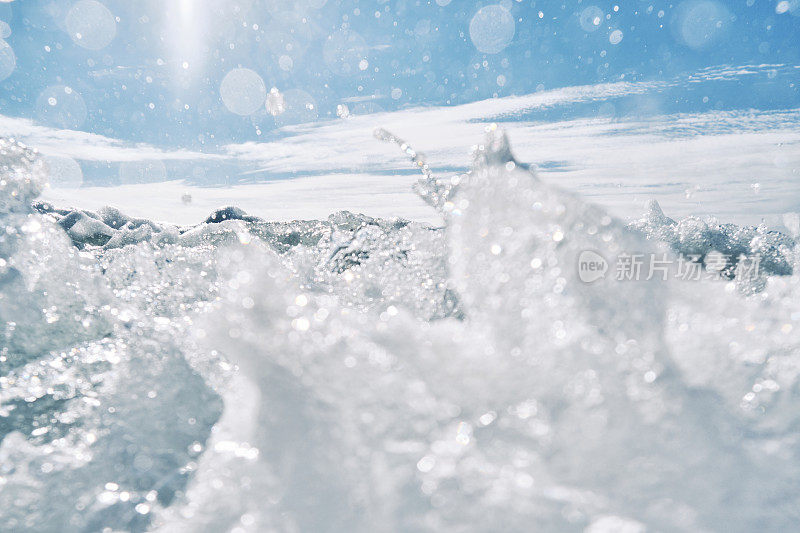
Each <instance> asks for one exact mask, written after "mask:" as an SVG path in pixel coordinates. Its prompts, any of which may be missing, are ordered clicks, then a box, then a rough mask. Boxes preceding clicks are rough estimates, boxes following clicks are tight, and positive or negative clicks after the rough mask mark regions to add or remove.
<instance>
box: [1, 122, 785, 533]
mask: <svg viewBox="0 0 800 533" xmlns="http://www.w3.org/2000/svg"><path fill="white" fill-rule="evenodd" d="M387 135H388V134H387ZM385 138H386V139H387V140H392V139H393V138H392V137H391V136H385ZM407 149H408V150H411V149H410V148H407ZM3 150H4V151H5V154H4V158H5V159H4V160H3V167H2V172H3V174H2V183H3V188H2V189H0V207H2V212H0V217H2V222H3V224H2V226H3V228H4V229H3V231H4V232H5V233H3V234H2V240H0V252H2V255H0V257H2V259H3V261H4V263H2V267H3V269H4V270H3V272H2V277H0V303H2V306H1V307H0V316H2V318H3V321H4V322H3V323H4V327H5V330H4V335H5V336H4V337H3V345H2V350H3V351H2V359H1V360H0V439H2V443H0V519H2V521H3V523H5V524H10V527H12V528H14V529H15V530H19V531H61V530H64V529H65V528H66V529H68V530H75V531H90V530H91V531H93V530H99V529H102V528H104V527H108V528H112V529H117V530H119V529H123V530H131V531H144V530H160V531H209V532H212V531H232V530H237V531H265V530H270V529H274V530H281V531H284V530H285V531H342V530H348V531H398V530H414V531H417V530H425V531H427V530H431V531H434V530H442V529H449V530H465V531H466V530H469V531H475V530H479V531H490V530H492V531H496V530H509V531H528V530H530V529H532V528H535V529H537V530H543V531H565V530H585V531H594V532H598V531H617V530H621V529H625V530H631V531H643V530H646V529H655V530H663V529H668V530H670V529H671V530H686V531H689V530H692V531H694V530H717V529H725V530H730V531H748V530H753V529H756V528H759V529H764V530H781V529H786V528H788V527H789V526H790V525H791V524H794V523H796V521H797V520H798V518H800V517H799V516H798V511H797V509H800V506H799V505H798V504H799V503H800V502H798V497H797V494H800V491H798V488H800V487H798V483H800V482H798V481H797V480H798V479H800V476H798V474H800V460H798V459H800V457H799V453H800V446H798V442H800V441H798V438H797V437H798V434H797V429H796V428H797V427H798V421H799V420H798V416H800V415H798V414H797V413H798V412H799V411H798V410H797V409H796V402H797V396H798V390H800V386H799V385H800V379H799V378H800V364H798V363H800V359H798V357H800V326H798V325H797V324H796V322H797V320H798V317H800V305H798V303H797V302H800V298H798V296H800V277H798V275H797V274H796V272H798V270H797V269H796V268H795V266H796V265H797V264H798V250H797V246H796V244H795V242H794V239H793V238H792V237H789V236H785V235H781V234H771V233H769V232H767V231H766V230H765V229H763V228H762V229H758V228H755V229H748V228H744V229H742V228H739V229H736V228H733V227H722V226H720V227H722V229H720V227H717V226H713V224H712V225H711V226H709V225H708V224H706V227H705V228H704V227H702V226H701V225H699V224H696V223H694V222H693V221H692V222H685V221H680V222H674V221H670V220H668V219H666V217H664V216H663V213H661V214H660V215H659V212H660V210H658V209H657V208H656V207H655V206H653V208H651V211H650V213H649V214H648V215H646V216H645V218H644V219H642V220H641V221H638V222H635V223H634V224H633V226H634V227H633V228H631V227H627V226H626V225H625V224H623V223H621V222H619V221H617V220H615V219H613V218H612V217H610V216H609V215H608V214H607V213H606V212H605V211H603V210H602V209H601V208H599V207H596V206H593V205H590V204H587V203H586V202H584V201H583V200H582V199H581V198H580V197H579V196H576V195H574V194H570V193H567V192H565V191H562V190H560V189H558V188H556V187H553V186H551V185H548V184H546V183H543V182H541V181H539V180H538V179H537V178H536V176H535V174H534V173H533V172H532V171H531V170H530V169H528V168H526V166H525V165H523V164H521V163H519V162H517V161H516V160H515V159H514V157H513V155H512V153H511V150H510V147H509V144H508V141H507V139H506V138H505V136H504V135H503V134H502V133H501V132H499V131H495V130H491V131H489V133H488V136H487V139H486V141H485V142H484V143H483V144H481V145H479V146H478V147H477V148H476V150H475V155H474V159H473V166H472V170H471V171H470V172H468V173H467V174H464V175H461V176H455V177H452V178H447V179H443V178H436V177H434V176H432V175H430V173H429V172H428V173H426V178H425V179H423V180H422V181H421V182H420V184H419V186H418V192H419V193H420V194H421V195H422V196H423V197H424V198H426V199H427V200H428V201H429V202H430V203H431V204H432V205H434V206H435V207H436V208H437V209H439V210H440V211H441V213H442V215H443V217H444V219H445V221H446V225H445V227H444V228H439V229H437V228H429V227H426V226H424V225H420V224H415V223H410V222H407V221H403V220H375V219H371V218H369V217H364V216H361V215H352V214H349V213H339V214H336V215H332V216H331V217H329V219H328V220H325V221H312V222H292V223H270V222H265V221H262V220H259V219H256V218H254V217H247V215H246V214H244V213H241V212H240V211H238V210H236V209H226V210H223V211H220V212H218V213H216V214H214V215H212V216H211V217H209V220H208V221H207V222H206V223H204V224H201V225H198V226H195V227H190V228H181V227H173V226H168V225H163V224H156V223H153V222H150V221H142V220H135V219H130V218H128V217H126V216H125V215H123V214H122V213H119V212H118V211H115V210H112V209H105V210H103V211H101V212H100V213H90V212H78V211H59V210H56V209H55V208H53V207H52V206H47V205H44V204H37V205H36V206H35V207H36V209H33V208H31V207H30V203H31V201H33V199H34V198H35V196H36V194H37V190H38V188H40V187H41V183H42V179H43V178H42V176H43V171H42V170H41V169H40V168H39V167H38V163H36V158H35V156H34V155H33V154H32V153H30V152H29V151H26V150H25V149H24V148H22V147H19V146H18V145H16V144H13V143H9V142H6V143H5V144H4V145H3ZM411 152H413V153H409V156H410V157H412V158H416V159H415V162H417V164H418V166H419V167H420V168H421V169H422V170H423V171H424V170H425V169H426V167H425V164H424V159H423V158H422V157H421V156H419V155H418V154H417V153H416V152H414V151H413V150H411ZM25 228H28V229H25ZM728 230H730V231H728ZM715 232H716V233H715ZM719 235H724V236H726V238H727V240H720V239H721V237H720V236H719ZM648 237H649V238H650V240H648ZM70 239H71V240H72V242H70ZM720 243H722V244H725V245H727V246H728V248H727V249H725V250H722V249H721V248H720V246H721V244H720ZM670 246H671V247H672V248H671V249H672V250H673V251H672V252H670V251H669V247H670ZM737 246H738V248H736V247H737ZM586 250H592V251H594V252H596V253H598V254H599V255H602V256H604V257H613V256H615V255H618V254H621V253H626V252H634V251H635V252H641V253H651V252H652V253H656V252H658V253H674V252H677V253H682V254H695V252H697V254H699V255H700V259H699V260H700V261H701V262H704V258H705V257H706V256H707V255H708V253H709V252H710V251H711V250H717V251H731V254H734V252H737V251H738V252H742V253H750V252H753V251H759V252H764V255H766V256H768V257H769V259H768V261H767V263H769V264H768V265H767V266H765V269H764V270H763V271H762V274H761V277H760V278H759V282H758V285H757V287H755V288H754V289H753V290H750V291H743V290H737V287H738V286H740V285H741V280H737V279H736V276H735V273H734V274H732V276H729V278H730V279H727V278H725V277H723V278H722V279H721V280H717V281H697V282H688V281H680V280H676V279H674V278H672V277H670V278H669V279H668V280H666V281H664V280H661V279H658V278H657V277H654V278H653V279H650V280H645V279H641V280H639V281H620V280H618V279H615V277H614V276H611V275H608V276H605V277H603V278H602V279H598V280H597V281H595V282H593V283H585V282H584V281H582V280H581V279H580V276H579V271H578V267H577V265H578V262H579V257H580V255H581V253H582V252H584V251H586ZM737 284H738V285H737ZM9 306H15V307H9ZM25 306H27V307H25ZM23 307H25V309H23ZM12 324H13V325H12ZM65 524H66V526H65Z"/></svg>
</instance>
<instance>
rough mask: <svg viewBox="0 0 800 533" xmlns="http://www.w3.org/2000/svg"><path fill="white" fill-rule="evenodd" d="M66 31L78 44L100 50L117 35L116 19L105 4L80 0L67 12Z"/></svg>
mask: <svg viewBox="0 0 800 533" xmlns="http://www.w3.org/2000/svg"><path fill="white" fill-rule="evenodd" d="M65 23H66V27H67V32H68V33H69V36H70V38H71V39H72V41H73V42H74V43H75V44H77V45H78V46H82V47H84V48H88V49H89V50H101V49H103V48H105V47H106V46H108V45H109V43H111V41H113V40H114V37H115V36H116V35H117V21H116V20H115V19H114V15H113V14H112V13H111V11H109V10H108V8H107V7H106V6H104V5H103V4H101V3H100V2H97V1H95V0H81V1H80V2H78V3H76V4H75V5H74V6H72V8H71V9H70V10H69V13H67V18H66V21H65Z"/></svg>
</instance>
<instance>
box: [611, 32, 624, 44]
mask: <svg viewBox="0 0 800 533" xmlns="http://www.w3.org/2000/svg"><path fill="white" fill-rule="evenodd" d="M622 37H623V34H622V31H621V30H614V31H612V32H611V33H610V34H609V35H608V42H610V43H611V44H619V43H621V42H622Z"/></svg>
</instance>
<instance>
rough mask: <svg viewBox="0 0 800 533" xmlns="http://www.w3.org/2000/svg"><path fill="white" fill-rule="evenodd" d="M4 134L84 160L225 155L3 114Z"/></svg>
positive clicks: (1, 130) (215, 157)
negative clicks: (169, 147)
mask: <svg viewBox="0 0 800 533" xmlns="http://www.w3.org/2000/svg"><path fill="white" fill-rule="evenodd" d="M0 136H3V137H14V138H16V139H19V140H20V141H22V142H24V143H26V144H28V145H29V146H32V147H33V148H36V149H37V150H39V151H40V152H42V153H43V154H45V155H53V156H62V157H71V158H73V159H77V160H80V161H102V162H123V161H142V160H151V159H160V160H163V161H174V160H219V159H224V158H225V156H224V155H218V154H207V153H201V152H193V151H190V150H162V149H160V148H157V147H155V146H152V145H149V144H144V143H129V142H126V141H121V140H119V139H113V138H111V137H106V136H103V135H98V134H95V133H87V132H84V131H76V130H62V129H57V128H51V127H48V126H41V125H38V124H36V123H35V122H33V121H32V120H29V119H24V118H12V117H7V116H4V115H0Z"/></svg>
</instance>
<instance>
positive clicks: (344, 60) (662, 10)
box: [0, 0, 800, 152]
mask: <svg viewBox="0 0 800 533" xmlns="http://www.w3.org/2000/svg"><path fill="white" fill-rule="evenodd" d="M442 4H443V5H442ZM481 13H483V15H481ZM0 20H3V21H5V23H7V26H5V25H2V24H0V26H1V27H2V31H0V35H6V38H5V42H6V43H7V44H8V46H7V47H0V48H2V49H1V50H0V76H2V75H3V69H2V68H1V67H2V65H3V63H5V66H6V69H8V63H9V47H10V50H13V57H14V58H15V68H14V69H13V71H12V72H11V73H10V75H8V77H6V78H5V79H4V80H3V81H0V113H1V114H3V115H5V116H11V117H25V118H30V119H33V120H34V121H36V122H37V123H39V124H42V125H47V126H52V127H56V128H67V129H79V130H82V131H87V132H92V133H97V134H101V135H105V136H108V137H113V138H116V139H121V140H125V141H132V142H147V143H150V144H154V145H157V146H162V147H170V148H176V147H185V148H188V149H193V150H202V151H212V152H213V151H215V150H216V149H218V148H219V147H220V146H223V145H226V144H228V143H232V142H246V141H259V140H265V139H269V138H271V136H273V137H274V136H275V133H274V132H275V130H276V128H277V127H279V126H281V125H286V124H292V123H297V122H305V121H310V120H313V119H315V118H316V117H320V118H331V119H336V118H337V117H336V113H337V109H338V110H339V111H340V113H341V112H342V111H343V110H344V109H345V108H343V107H338V106H346V109H347V111H349V112H351V113H366V112H372V111H378V110H387V111H390V110H395V109H399V108H403V107H408V106H418V105H455V104H462V103H465V102H471V101H476V100H481V99H486V98H491V97H493V96H495V95H496V96H506V95H513V94H527V93H531V92H534V91H537V90H542V89H552V88H555V87H563V86H570V85H578V84H594V83H598V82H608V81H619V80H628V81H642V80H652V79H665V78H670V77H673V76H675V75H678V74H680V73H684V72H691V71H694V70H696V69H698V68H702V67H706V66H711V65H720V64H732V65H741V64H749V63H752V64H763V63H785V64H800V49H799V48H798V42H800V1H798V0H790V1H788V2H787V1H783V2H777V1H764V0H757V1H753V0H741V1H739V0H736V1H728V2H722V1H716V0H687V1H685V2H666V1H633V0H630V1H626V2H621V1H620V2H599V1H582V2H578V1H563V2H551V1H547V2H544V1H538V2H536V1H533V2H531V1H509V0H505V1H501V2H499V3H493V2H475V1H463V0H452V1H450V2H448V1H447V0H437V1H433V0H431V1H413V0H405V1H404V0H398V1H388V0H377V1H376V0H371V1H365V0H362V1H358V0H343V1H334V0H327V1H325V0H300V1H297V2H285V1H282V0H225V1H222V0H216V1H201V0H196V1H193V0H169V1H167V0H139V1H136V2H131V1H129V0H124V1H123V0H105V1H103V2H97V1H95V0H79V1H76V2H70V1H66V0H58V1H54V0H24V1H19V0H17V1H12V2H10V3H7V2H3V3H0ZM9 33H10V34H9ZM481 49H483V50H484V51H481ZM487 50H488V51H489V52H493V53H485V52H486V51H487ZM2 58H5V59H2ZM239 68H241V69H249V71H252V72H253V73H255V74H257V77H256V78H253V77H252V76H251V77H250V78H248V77H247V76H248V75H249V74H250V72H249V71H241V70H237V71H236V72H234V75H233V76H232V78H231V79H230V80H229V81H230V82H231V84H230V85H229V93H231V94H230V98H229V100H230V101H229V102H228V104H230V105H226V102H225V101H224V99H223V98H221V96H220V87H221V85H222V82H223V80H224V78H225V76H226V75H227V74H229V73H230V72H231V71H232V70H234V69H239ZM258 78H260V79H261V80H263V91H269V90H270V89H272V88H273V87H274V88H276V89H277V90H278V91H279V93H278V94H280V95H281V96H280V98H282V100H279V101H276V100H275V98H273V99H272V101H273V108H272V109H273V110H275V109H277V110H281V109H283V110H284V112H283V113H281V114H279V115H278V116H277V117H274V116H273V114H271V113H270V112H269V110H268V108H267V106H266V105H258V106H256V107H257V109H256V110H255V111H254V112H252V114H246V115H245V116H243V115H242V114H237V113H236V112H232V111H231V105H232V106H233V108H234V109H235V110H236V111H238V112H239V113H249V111H250V109H249V108H248V107H247V104H248V102H250V103H252V101H254V102H255V104H258V102H257V100H258V99H259V98H262V97H263V96H264V94H265V93H263V92H262V90H261V89H260V88H259V87H258V84H259V81H258ZM237 83H238V85H242V86H243V87H244V88H243V89H242V90H243V91H245V92H244V93H241V92H240V93H237V92H236V86H237ZM735 89H736V87H735V86H734V87H731V88H730V92H729V94H718V95H715V101H716V102H717V103H718V104H720V103H721V104H722V107H737V106H742V105H746V104H747V103H748V102H747V101H744V102H743V101H742V95H741V93H740V92H738V91H736V90H735ZM248 91H249V92H248ZM797 91H798V88H797V87H796V86H795V84H792V87H783V88H775V90H770V91H767V92H766V93H762V94H758V95H752V97H753V98H752V101H751V102H750V104H751V105H753V106H756V107H763V106H766V107H770V106H772V107H792V106H794V105H796V104H797V102H798V92H797ZM242 99H244V104H245V107H244V108H243V109H242V108H241V106H240V108H238V109H237V108H236V103H237V102H238V103H239V104H242ZM53 102H55V104H53ZM255 104H253V105H255ZM276 106H277V107H276ZM718 107H719V105H718Z"/></svg>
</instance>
